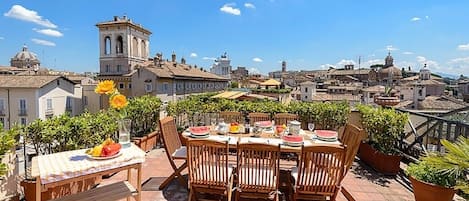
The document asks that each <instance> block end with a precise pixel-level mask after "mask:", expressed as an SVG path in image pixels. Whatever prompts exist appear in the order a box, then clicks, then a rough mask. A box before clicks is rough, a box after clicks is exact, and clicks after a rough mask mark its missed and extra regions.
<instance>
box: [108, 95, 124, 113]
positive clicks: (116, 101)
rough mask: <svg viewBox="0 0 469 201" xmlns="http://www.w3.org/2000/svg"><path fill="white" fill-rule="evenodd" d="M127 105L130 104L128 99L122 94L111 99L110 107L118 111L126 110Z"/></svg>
mask: <svg viewBox="0 0 469 201" xmlns="http://www.w3.org/2000/svg"><path fill="white" fill-rule="evenodd" d="M127 104H129V103H128V102H127V98H126V97H125V96H124V95H122V94H117V95H114V96H112V97H111V98H110V99H109V105H111V107H112V108H115V109H118V110H119V109H122V108H124V107H125V106H127Z"/></svg>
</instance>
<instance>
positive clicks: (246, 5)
mask: <svg viewBox="0 0 469 201" xmlns="http://www.w3.org/2000/svg"><path fill="white" fill-rule="evenodd" d="M244 7H246V8H253V9H254V8H256V6H255V5H254V4H252V3H244Z"/></svg>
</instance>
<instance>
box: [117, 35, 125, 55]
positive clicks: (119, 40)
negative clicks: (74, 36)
mask: <svg viewBox="0 0 469 201" xmlns="http://www.w3.org/2000/svg"><path fill="white" fill-rule="evenodd" d="M123 44H124V43H123V40H122V36H117V40H116V53H123V52H124V51H123Z"/></svg>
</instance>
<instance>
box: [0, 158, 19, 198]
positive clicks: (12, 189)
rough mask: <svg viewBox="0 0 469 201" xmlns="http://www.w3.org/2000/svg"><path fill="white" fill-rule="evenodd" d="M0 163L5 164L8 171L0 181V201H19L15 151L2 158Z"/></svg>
mask: <svg viewBox="0 0 469 201" xmlns="http://www.w3.org/2000/svg"><path fill="white" fill-rule="evenodd" d="M2 163H4V164H7V167H8V171H7V172H6V174H5V175H4V176H3V177H2V178H1V180H0V189H1V190H0V200H19V194H18V166H17V164H16V153H15V149H12V150H11V152H10V153H7V154H5V155H4V156H3V157H2Z"/></svg>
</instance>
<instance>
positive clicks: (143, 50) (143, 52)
mask: <svg viewBox="0 0 469 201" xmlns="http://www.w3.org/2000/svg"><path fill="white" fill-rule="evenodd" d="M140 49H142V50H141V51H140V55H142V57H143V58H146V57H147V51H146V50H147V46H146V44H145V41H144V40H142V43H140Z"/></svg>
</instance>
